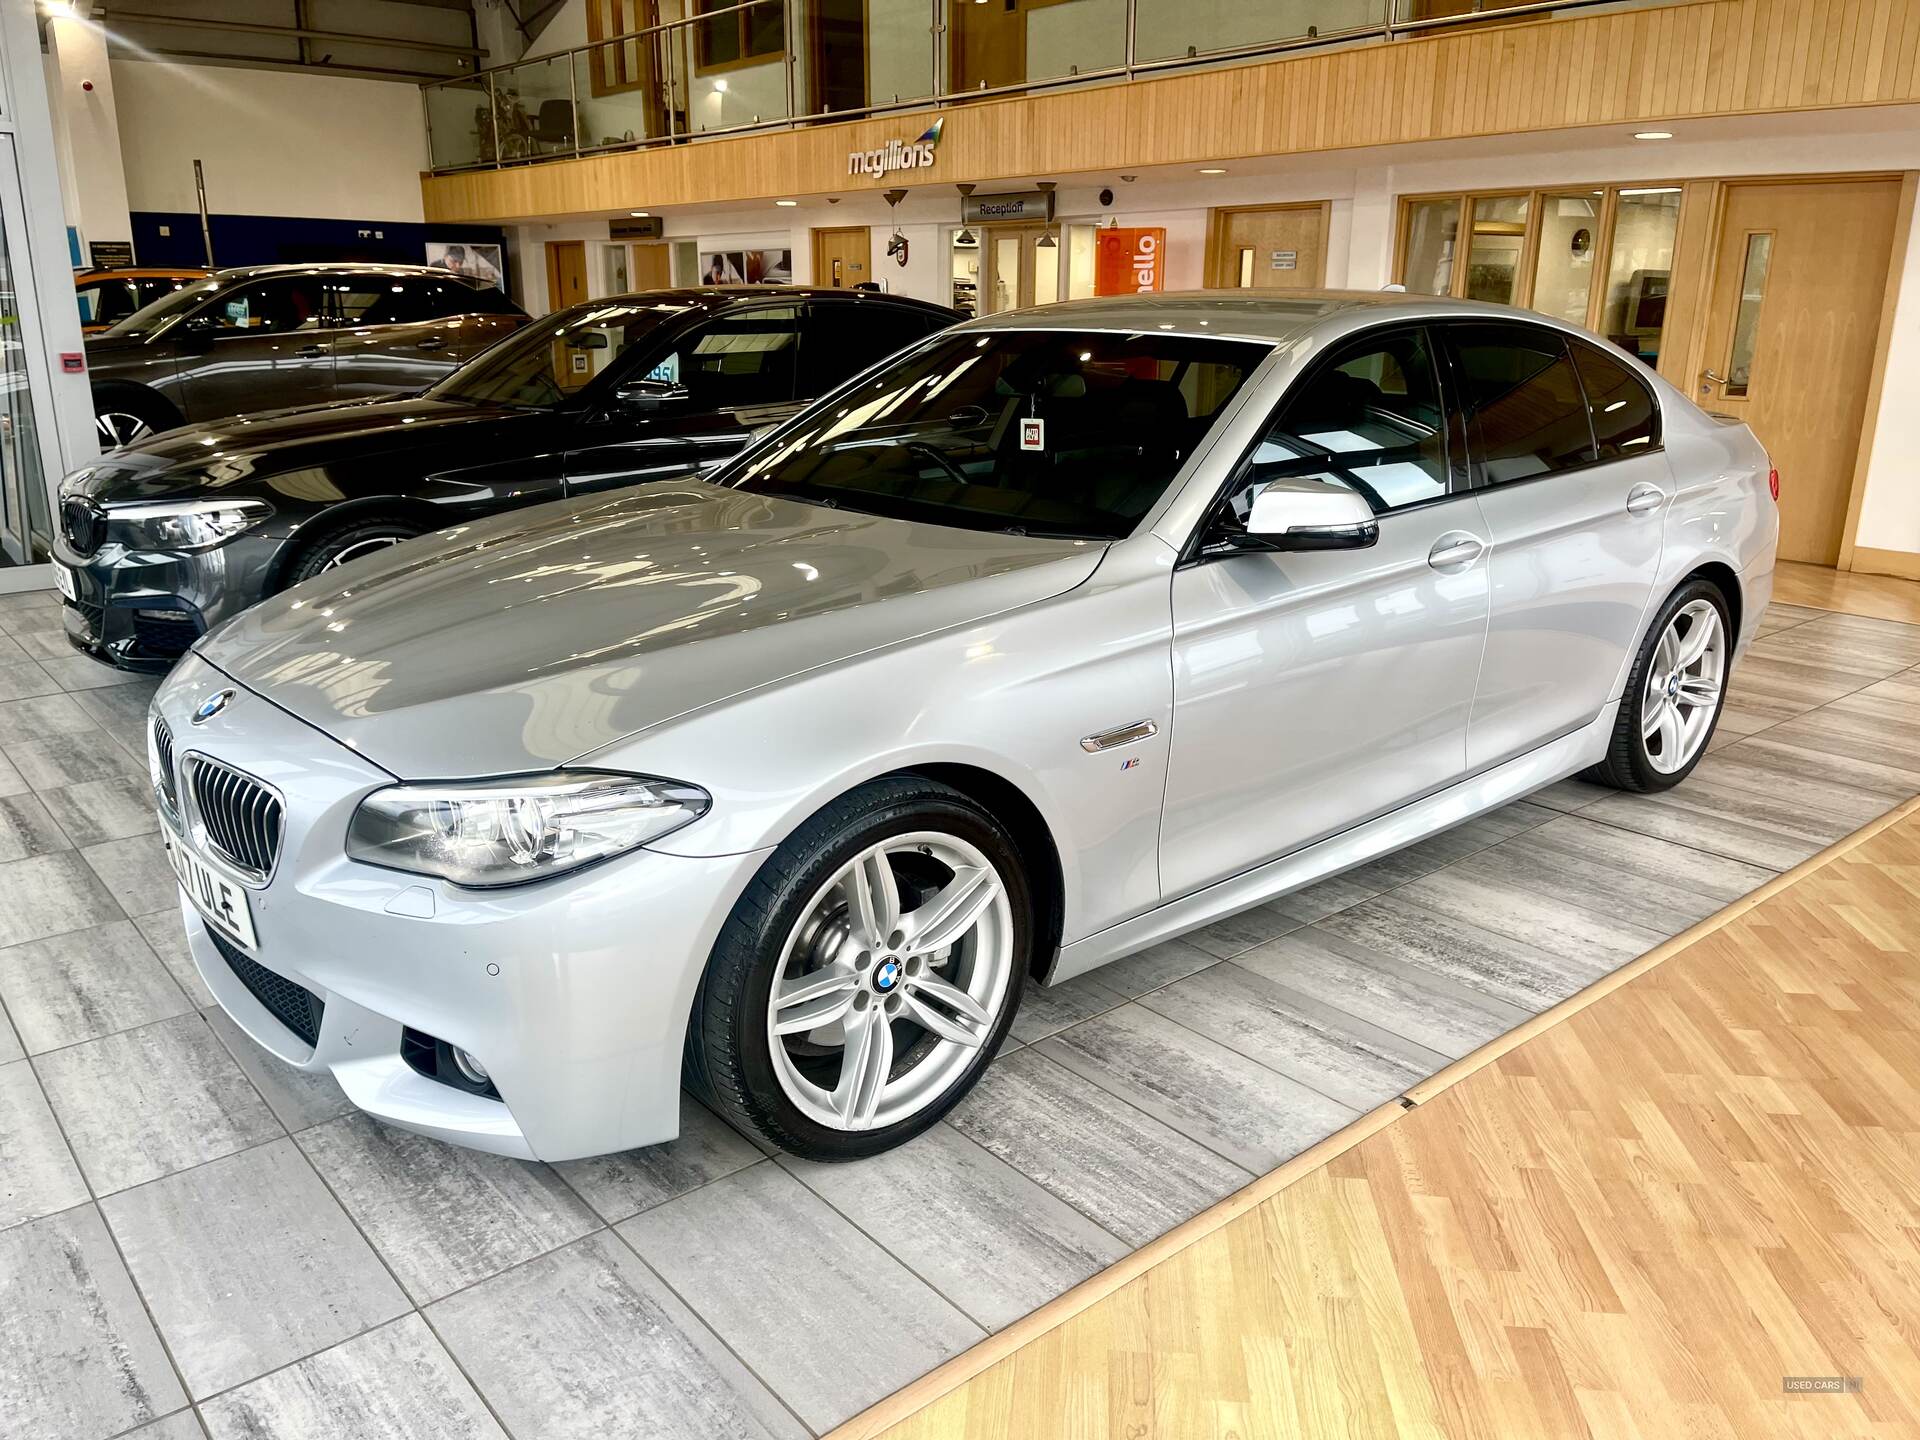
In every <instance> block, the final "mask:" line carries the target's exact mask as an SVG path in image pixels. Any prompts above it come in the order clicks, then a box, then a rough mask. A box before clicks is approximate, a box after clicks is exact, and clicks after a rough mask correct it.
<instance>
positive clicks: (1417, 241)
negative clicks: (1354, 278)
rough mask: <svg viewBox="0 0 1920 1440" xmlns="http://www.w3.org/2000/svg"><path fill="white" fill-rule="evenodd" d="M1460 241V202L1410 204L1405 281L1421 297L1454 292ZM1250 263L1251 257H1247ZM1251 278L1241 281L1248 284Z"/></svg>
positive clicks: (1431, 201) (1427, 201) (1452, 200)
mask: <svg viewBox="0 0 1920 1440" xmlns="http://www.w3.org/2000/svg"><path fill="white" fill-rule="evenodd" d="M1459 238H1460V202H1459V201H1458V200H1454V199H1448V200H1414V201H1411V202H1409V204H1408V205H1407V263H1406V271H1405V273H1404V274H1403V275H1402V277H1401V278H1402V281H1403V282H1404V283H1405V285H1406V287H1407V289H1409V290H1412V291H1414V292H1415V293H1416V294H1420V295H1451V294H1452V293H1453V262H1454V255H1455V247H1456V246H1457V245H1458V243H1459ZM1247 258H1248V259H1249V260H1251V256H1249V257H1247ZM1250 278H1251V277H1248V278H1247V279H1243V280H1242V282H1241V283H1242V284H1246V283H1249V281H1250Z"/></svg>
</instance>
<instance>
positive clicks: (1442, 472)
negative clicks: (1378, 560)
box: [1228, 329, 1448, 524]
mask: <svg viewBox="0 0 1920 1440" xmlns="http://www.w3.org/2000/svg"><path fill="white" fill-rule="evenodd" d="M1447 475H1448V470H1447V437H1446V409H1445V406H1444V405H1443V403H1442V401H1441V396H1440V381H1439V375H1438V371H1437V368H1436V366H1435V364H1434V357H1433V347H1432V342H1431V341H1430V339H1429V338H1428V335H1427V332H1426V331H1425V330H1423V329H1412V330H1397V331H1394V332H1392V333H1391V334H1388V335H1385V336H1381V335H1369V336H1367V337H1365V338H1364V339H1362V340H1359V341H1356V342H1354V343H1353V345H1352V346H1351V347H1349V348H1348V349H1346V350H1343V351H1338V352H1336V353H1335V354H1334V355H1333V356H1332V357H1331V358H1330V359H1329V360H1328V361H1326V362H1323V363H1322V365H1321V367H1320V368H1319V369H1317V370H1316V371H1314V372H1313V374H1311V375H1309V376H1308V377H1307V378H1306V380H1305V382H1304V383H1303V385H1302V386H1301V387H1299V388H1298V393H1296V394H1293V395H1290V396H1289V397H1288V398H1287V400H1286V402H1285V404H1284V405H1283V406H1282V408H1281V411H1280V416H1279V418H1278V419H1277V420H1276V421H1275V422H1274V424H1273V427H1272V428H1271V429H1269V430H1268V431H1267V433H1266V435H1265V436H1263V437H1262V438H1261V441H1260V444H1259V445H1258V446H1257V447H1256V448H1255V449H1254V452H1253V457H1252V469H1251V470H1250V472H1249V477H1248V483H1247V484H1246V485H1244V486H1243V487H1241V488H1240V489H1239V490H1238V491H1237V492H1236V493H1235V494H1233V495H1231V496H1230V497H1229V499H1228V504H1229V507H1230V508H1231V509H1232V511H1233V514H1234V515H1235V517H1236V518H1237V519H1239V520H1240V522H1241V523H1242V524H1244V523H1245V522H1246V518H1247V515H1248V513H1249V512H1250V511H1251V510H1252V508H1253V498H1254V496H1255V495H1257V494H1259V493H1260V490H1261V488H1262V487H1264V486H1265V485H1266V484H1268V483H1269V482H1270V481H1273V480H1278V479H1282V478H1292V477H1296V476H1311V477H1313V478H1315V479H1320V480H1325V481H1327V482H1328V483H1329V484H1334V485H1341V486H1344V487H1346V488H1347V489H1349V490H1357V491H1359V493H1360V494H1361V495H1363V496H1364V497H1366V501H1367V503H1368V504H1369V505H1371V506H1372V507H1373V510H1374V513H1375V514H1376V515H1379V514H1385V513H1387V512H1388V511H1392V510H1399V509H1403V508H1405V507H1406V506H1409V505H1419V504H1423V503H1425V502H1426V501H1429V500H1438V499H1440V498H1441V497H1442V496H1444V495H1445V494H1446V493H1447V488H1448V487H1447Z"/></svg>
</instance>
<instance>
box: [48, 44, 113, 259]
mask: <svg viewBox="0 0 1920 1440" xmlns="http://www.w3.org/2000/svg"><path fill="white" fill-rule="evenodd" d="M46 76H47V94H48V99H49V101H50V102H51V105H52V115H51V117H50V118H51V119H52V122H53V145H54V153H55V154H56V155H57V156H58V159H59V164H60V199H61V203H62V204H63V205H64V206H65V207H66V212H67V223H68V224H69V225H71V226H73V227H75V228H76V229H77V230H79V232H80V240H81V245H82V251H81V254H82V258H85V255H86V251H85V246H86V245H87V244H89V243H91V242H92V241H95V240H131V239H133V222H132V219H131V217H130V216H129V214H128V210H129V206H128V204H127V182H126V172H125V168H124V162H123V160H122V157H121V153H120V126H119V121H118V119H117V117H116V114H115V107H114V93H113V74H112V68H111V66H110V64H109V62H108V60H107V42H106V35H105V32H103V31H102V30H101V29H100V27H99V26H97V25H94V24H93V23H92V22H90V21H86V20H80V19H77V18H75V17H73V16H55V17H53V18H51V19H49V20H48V21H47V50H46Z"/></svg>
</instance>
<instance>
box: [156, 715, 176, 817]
mask: <svg viewBox="0 0 1920 1440" xmlns="http://www.w3.org/2000/svg"><path fill="white" fill-rule="evenodd" d="M153 754H154V760H155V763H156V764H157V765H158V767H159V772H160V773H159V782H160V798H161V799H162V800H164V801H165V802H166V806H167V809H168V810H169V811H171V812H173V813H174V814H176V815H177V814H179V813H180V782H179V779H178V777H177V776H176V774H175V772H174V768H173V727H172V726H171V725H169V724H167V722H166V721H165V720H164V719H162V718H161V717H160V716H158V715H156V716H154V717H153Z"/></svg>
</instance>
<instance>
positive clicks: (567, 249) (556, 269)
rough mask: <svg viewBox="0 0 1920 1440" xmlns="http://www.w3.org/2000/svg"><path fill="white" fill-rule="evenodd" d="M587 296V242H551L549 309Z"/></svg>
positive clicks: (548, 275)
mask: <svg viewBox="0 0 1920 1440" xmlns="http://www.w3.org/2000/svg"><path fill="white" fill-rule="evenodd" d="M586 298H587V242H586V241H584V240H549V241H548V242H547V309H549V310H559V309H561V308H562V307H564V306H567V305H578V304H579V303H580V302H581V301H582V300H584V299H586Z"/></svg>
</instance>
